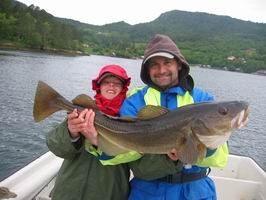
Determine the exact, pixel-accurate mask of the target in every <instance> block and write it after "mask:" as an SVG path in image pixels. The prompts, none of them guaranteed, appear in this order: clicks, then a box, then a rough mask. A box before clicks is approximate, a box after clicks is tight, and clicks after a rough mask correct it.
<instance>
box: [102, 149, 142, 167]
mask: <svg viewBox="0 0 266 200" xmlns="http://www.w3.org/2000/svg"><path fill="white" fill-rule="evenodd" d="M141 157H142V155H141V154H139V153H138V152H136V151H130V152H128V153H124V154H119V155H117V156H115V157H114V158H112V159H109V160H100V162H101V163H102V165H118V164H122V163H128V162H131V161H135V160H138V159H139V158H141Z"/></svg>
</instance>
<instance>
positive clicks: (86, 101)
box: [72, 94, 98, 110]
mask: <svg viewBox="0 0 266 200" xmlns="http://www.w3.org/2000/svg"><path fill="white" fill-rule="evenodd" d="M72 103H73V104H76V105H79V106H82V107H84V108H91V109H97V110H98V108H97V106H96V103H95V101H94V100H93V99H92V98H91V97H90V96H88V95H86V94H80V95H78V96H77V97H75V98H74V99H73V100H72Z"/></svg>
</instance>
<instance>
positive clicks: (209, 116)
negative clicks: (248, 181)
mask: <svg viewBox="0 0 266 200" xmlns="http://www.w3.org/2000/svg"><path fill="white" fill-rule="evenodd" d="M74 108H78V111H81V110H82V109H84V108H92V109H93V110H94V111H95V114H96V115H95V127H96V129H97V132H98V134H99V135H98V137H99V138H98V146H99V147H100V148H101V149H102V150H103V151H104V152H105V153H106V154H108V155H117V154H121V153H125V152H128V151H137V152H140V153H151V154H165V153H167V152H169V151H170V150H171V149H173V148H175V149H176V150H177V152H178V155H179V158H180V160H181V161H183V162H184V163H191V164H193V163H195V162H197V161H199V160H201V159H203V158H204V157H205V156H206V151H207V148H209V149H215V148H217V147H218V146H219V145H221V144H223V143H224V142H226V141H227V140H228V138H229V136H230V135H231V132H232V131H233V130H234V129H238V128H241V127H243V126H244V125H245V124H246V123H247V121H248V114H249V105H248V103H247V102H244V101H225V102H208V103H198V104H191V105H187V106H183V107H181V108H178V109H176V110H172V111H169V110H168V109H166V108H162V107H159V106H146V107H144V108H143V109H141V110H140V112H139V113H138V116H137V117H136V118H131V117H122V118H115V117H111V116H108V115H105V114H103V113H101V112H100V111H99V110H98V109H97V107H96V106H95V103H94V101H93V100H92V99H91V98H90V97H89V96H87V95H85V94H82V95H79V96H77V97H76V98H75V99H73V100H72V102H69V101H68V100H66V99H65V98H64V97H62V96H61V95H60V94H59V93H58V92H56V91H55V90H54V89H52V88H51V87H50V86H48V85H47V84H45V83H44V82H41V81H40V82H39V83H38V87H37V90H36V96H35V102H34V110H33V115H34V119H35V121H36V122H38V121H41V120H43V119H45V118H46V117H48V116H50V115H51V114H53V113H54V112H57V111H59V110H66V111H70V112H71V111H73V109H74Z"/></svg>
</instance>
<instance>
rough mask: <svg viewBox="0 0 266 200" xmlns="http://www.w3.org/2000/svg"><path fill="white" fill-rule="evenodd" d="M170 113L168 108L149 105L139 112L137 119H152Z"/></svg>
mask: <svg viewBox="0 0 266 200" xmlns="http://www.w3.org/2000/svg"><path fill="white" fill-rule="evenodd" d="M168 112H169V110H168V109H167V108H164V107H161V106H153V105H147V106H145V107H143V108H142V109H141V110H140V111H139V113H138V115H137V117H138V119H141V120H145V119H152V118H155V117H159V116H161V115H164V114H166V113H168Z"/></svg>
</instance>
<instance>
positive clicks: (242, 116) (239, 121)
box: [231, 107, 250, 129]
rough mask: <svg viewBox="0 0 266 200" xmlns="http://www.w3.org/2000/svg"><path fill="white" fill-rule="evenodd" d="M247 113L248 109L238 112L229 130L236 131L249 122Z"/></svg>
mask: <svg viewBox="0 0 266 200" xmlns="http://www.w3.org/2000/svg"><path fill="white" fill-rule="evenodd" d="M249 112H250V108H249V107H247V108H246V109H244V110H242V111H241V112H239V113H238V114H237V116H236V117H234V118H233V119H232V121H231V128H233V129H237V128H242V127H244V126H245V125H246V124H247V123H248V121H249V119H248V115H249Z"/></svg>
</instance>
